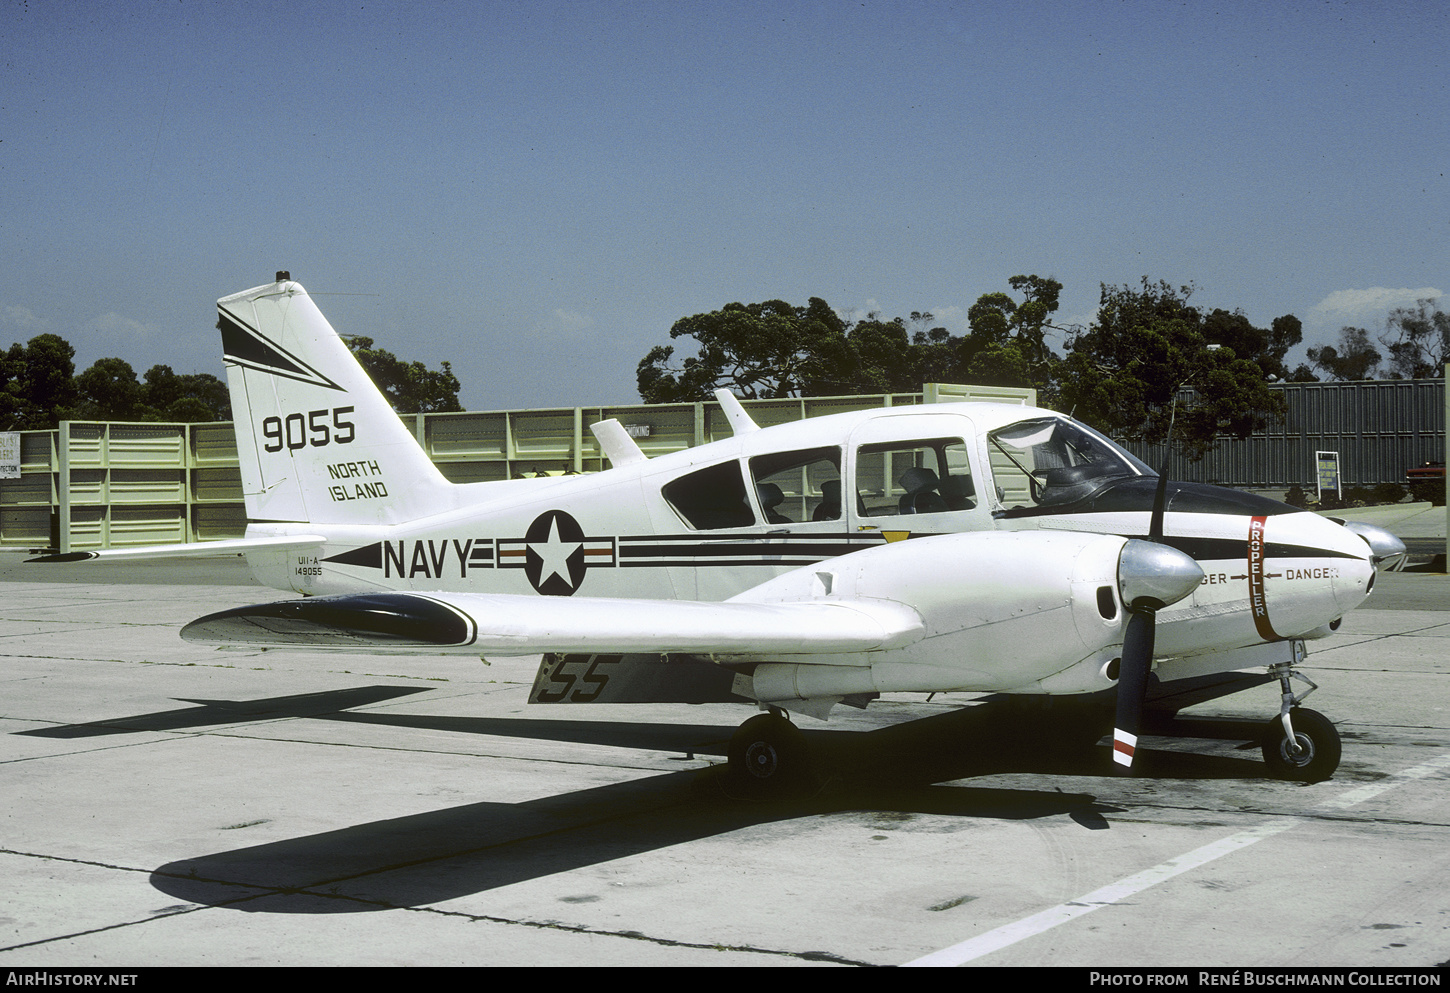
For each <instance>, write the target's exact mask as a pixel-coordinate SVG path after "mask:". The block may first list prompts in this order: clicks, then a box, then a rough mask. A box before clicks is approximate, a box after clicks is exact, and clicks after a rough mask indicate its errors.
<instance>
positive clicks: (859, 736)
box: [151, 688, 1264, 914]
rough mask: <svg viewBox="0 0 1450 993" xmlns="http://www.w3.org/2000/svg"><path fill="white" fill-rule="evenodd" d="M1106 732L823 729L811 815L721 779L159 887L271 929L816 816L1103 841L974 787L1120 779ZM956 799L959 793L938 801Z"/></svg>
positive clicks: (612, 729) (626, 742) (543, 726)
mask: <svg viewBox="0 0 1450 993" xmlns="http://www.w3.org/2000/svg"><path fill="white" fill-rule="evenodd" d="M373 689H375V690H376V689H379V688H373ZM314 696H322V694H318V695H314ZM283 699H290V698H283ZM314 702H316V701H314ZM213 703H214V702H213ZM354 705H356V704H354ZM306 716H312V717H321V718H324V719H329V720H339V721H348V722H355V723H367V724H373V725H387V726H396V727H415V728H429V729H434V730H446V731H453V732H457V733H462V734H476V735H499V736H506V737H511V738H536V739H543V740H549V741H573V742H579V743H581V744H583V743H588V744H594V745H609V746H618V747H629V748H646V749H654V750H663V751H680V752H682V753H698V754H706V755H709V754H723V753H724V751H725V749H726V745H727V742H728V739H729V736H730V733H731V730H732V729H731V728H728V727H727V728H722V727H719V726H715V725H671V724H631V723H622V722H605V721H588V720H550V719H528V718H467V717H438V716H426V715H407V714H390V713H386V712H379V711H368V712H363V713H357V712H351V713H345V712H337V711H334V712H332V713H322V712H319V710H318V709H317V708H313V709H312V711H311V712H310V713H308V714H307V715H306ZM230 720H232V721H234V720H235V713H234V712H231V716H230ZM1093 720H1094V719H1088V718H1084V717H1083V715H1081V714H1075V713H1073V712H1072V711H1071V710H1070V709H1068V708H1062V709H1060V710H1059V711H1058V712H1056V713H1055V714H1052V715H1045V714H1038V715H1032V714H1026V715H1024V714H1023V713H1022V712H1021V711H1019V710H1017V709H1016V708H1011V707H1006V706H994V705H986V706H976V707H967V708H963V709H961V710H955V711H951V712H948V713H945V714H938V715H934V716H932V717H927V718H923V719H920V720H916V721H910V722H907V723H905V724H900V725H895V726H892V727H888V728H882V729H879V730H874V731H867V732H849V731H832V730H810V731H807V732H806V737H807V740H808V741H809V743H810V747H811V754H812V756H813V759H814V761H815V764H816V769H817V771H818V773H819V774H820V776H821V778H822V779H823V781H824V785H823V787H822V789H821V790H820V792H818V793H817V794H816V795H815V796H812V797H809V798H805V799H793V800H782V801H772V802H749V801H744V800H740V799H736V798H734V797H732V796H731V795H730V789H729V785H728V784H729V777H728V774H727V772H726V770H725V769H724V768H723V767H719V766H716V767H712V768H709V769H705V770H692V771H682V772H674V773H665V774H662V775H658V776H650V777H646V778H643V779H637V780H633V781H630V782H627V783H618V784H614V785H610V786H603V787H597V788H593V789H588V790H581V791H578V792H573V793H566V794H561V795H557V796H550V797H543V798H540V799H537V800H532V801H528V802H525V803H496V802H490V801H483V802H479V803H473V804H466V805H463V806H457V807H450V808H447V809H444V810H437V811H431V812H427V813H422V814H414V815H410V816H406V817H399V818H393V819H389V820H383V821H375V822H371V823H367V824H358V825H353V826H350V827H346V828H341V829H339V830H336V831H328V832H324V833H321V834H315V835H309V836H306V837H301V838H292V839H288V840H285V841H278V842H272V843H268V844H262V845H257V846H252V847H247V848H239V849H234V850H231V851H225V852H218V853H215V854H211V855H202V856H198V857H195V858H187V859H181V860H178V861H175V862H171V863H168V864H166V865H163V866H161V867H160V868H158V869H157V870H155V872H154V873H153V874H152V877H151V882H152V885H153V886H155V887H156V888H157V889H159V890H161V891H162V892H164V893H167V894H168V895H170V896H173V897H175V898H178V899H181V900H185V901H187V902H191V903H197V904H202V905H209V906H217V907H229V908H232V909H237V910H246V911H252V912H263V913H303V914H321V913H358V912H366V911H373V910H386V909H390V908H397V907H416V906H425V905H433V904H437V903H440V902H443V901H447V900H450V899H455V898H458V897H462V896H467V895H470V894H474V893H480V892H485V891H488V890H492V889H496V888H498V887H502V886H508V885H511V884H514V883H519V882H524V881H527V880H532V879H537V878H541V877H544V876H549V875H553V874H556V873H560V872H567V871H570V870H574V869H579V868H584V867H588V866H592V865H598V864H602V863H605V862H609V861H613V860H616V859H620V858H626V857H629V856H633V855H640V854H644V853H648V852H652V851H659V850H662V849H665V848H668V847H671V846H675V845H680V844H683V843H687V842H692V841H699V840H702V839H706V838H711V837H716V836H719V835H722V834H727V833H730V832H733V831H737V830H741V829H746V828H751V827H757V826H761V825H771V824H775V825H779V827H780V830H782V831H791V830H794V829H793V828H792V827H791V826H790V822H793V821H797V820H800V819H802V818H808V817H813V816H823V815H824V816H829V815H843V814H844V815H851V814H868V815H872V816H875V817H880V816H881V815H887V817H888V818H889V819H891V820H892V821H893V822H895V821H897V820H899V821H902V822H908V821H910V820H911V819H913V818H914V817H915V816H917V815H942V816H947V817H959V818H989V819H1008V820H1024V819H1037V818H1044V817H1054V816H1064V815H1065V816H1068V817H1070V818H1071V819H1072V820H1074V821H1075V822H1077V823H1078V824H1080V825H1082V826H1083V827H1084V828H1085V829H1090V830H1102V829H1106V828H1108V827H1109V823H1108V821H1107V818H1106V817H1105V816H1104V815H1105V814H1110V813H1112V812H1114V811H1115V810H1118V809H1121V808H1115V807H1112V806H1110V805H1105V804H1102V803H1099V802H1097V801H1096V800H1095V797H1094V796H1093V795H1091V794H1089V793H1064V792H1060V791H1059V790H1058V789H1057V788H1053V789H1050V790H1049V789H1043V790H1032V789H1016V788H994V787H986V786H981V785H973V784H970V783H964V782H961V781H962V780H968V779H971V778H974V777H981V776H986V775H992V774H1000V773H1040V774H1047V775H1055V776H1072V775H1081V776H1089V777H1092V776H1102V775H1107V774H1108V773H1109V766H1110V765H1111V763H1110V759H1109V757H1108V750H1107V748H1106V747H1103V746H1101V745H1098V744H1097V743H1096V740H1097V737H1098V734H1097V730H1096V725H1095V724H1094V723H1093ZM1256 727H1257V725H1252V724H1245V722H1222V721H1220V722H1208V723H1207V725H1206V726H1205V727H1203V728H1200V729H1198V730H1200V731H1203V732H1205V733H1206V734H1207V735H1208V736H1210V737H1225V738H1228V739H1230V740H1232V739H1233V738H1235V737H1237V732H1241V731H1244V730H1246V729H1248V728H1256ZM1155 730H1164V728H1157V729H1155ZM1140 766H1141V768H1140V774H1141V775H1146V776H1149V777H1154V776H1158V777H1165V778H1258V777H1261V776H1262V775H1263V774H1264V773H1263V766H1262V764H1261V763H1259V762H1257V761H1249V760H1245V759H1238V758H1232V757H1223V756H1221V755H1219V756H1207V755H1193V754H1181V753H1174V752H1166V751H1152V750H1150V751H1148V752H1146V753H1142V752H1140ZM942 783H952V785H935V784H942Z"/></svg>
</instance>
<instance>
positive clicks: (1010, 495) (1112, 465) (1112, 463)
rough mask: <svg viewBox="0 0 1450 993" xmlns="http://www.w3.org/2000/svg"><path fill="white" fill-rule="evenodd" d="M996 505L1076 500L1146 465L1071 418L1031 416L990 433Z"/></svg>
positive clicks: (1022, 507)
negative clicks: (996, 495)
mask: <svg viewBox="0 0 1450 993" xmlns="http://www.w3.org/2000/svg"><path fill="white" fill-rule="evenodd" d="M987 437H988V438H989V439H990V441H991V444H992V474H993V476H994V478H995V481H996V484H997V491H998V493H999V494H1000V499H1001V501H1002V506H1003V507H1004V508H1006V510H1007V511H1008V512H1009V513H1010V512H1012V511H1013V510H1017V511H1022V512H1028V513H1030V512H1031V511H1032V510H1034V509H1036V508H1039V507H1055V506H1060V505H1063V504H1069V503H1076V502H1077V501H1079V500H1083V499H1086V498H1087V497H1089V496H1091V495H1092V494H1093V493H1095V492H1097V491H1098V490H1100V489H1102V488H1103V487H1105V486H1107V485H1108V484H1109V483H1111V482H1113V481H1114V480H1117V479H1122V478H1124V477H1127V476H1152V475H1155V473H1154V472H1153V470H1152V469H1150V468H1149V467H1148V466H1147V465H1146V464H1144V463H1143V462H1141V461H1139V460H1138V459H1136V458H1134V457H1133V456H1132V455H1130V454H1129V453H1128V452H1126V451H1124V450H1123V449H1121V448H1119V447H1118V446H1117V445H1115V444H1113V443H1112V442H1111V441H1109V440H1108V439H1107V438H1105V437H1103V436H1102V435H1100V434H1098V433H1097V432H1096V431H1093V430H1091V429H1089V428H1086V427H1084V426H1083V425H1081V424H1078V423H1076V422H1075V421H1069V420H1066V419H1063V418H1057V417H1034V418H1031V419H1029V420H1025V421H1018V422H1017V423H1015V424H1009V425H1007V426H1006V427H1004V428H999V429H997V430H996V431H992V432H990V433H989V434H988V435H987Z"/></svg>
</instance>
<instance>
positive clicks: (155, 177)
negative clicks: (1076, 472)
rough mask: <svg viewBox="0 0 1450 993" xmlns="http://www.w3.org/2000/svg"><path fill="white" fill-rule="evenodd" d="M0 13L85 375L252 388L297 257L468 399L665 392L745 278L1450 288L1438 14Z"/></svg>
mask: <svg viewBox="0 0 1450 993" xmlns="http://www.w3.org/2000/svg"><path fill="white" fill-rule="evenodd" d="M0 4H3V7H0V14H3V16H0V347H5V346H7V345H8V344H9V343H10V342H11V341H26V340H28V339H29V338H30V337H32V336H33V335H35V334H38V333H41V332H46V331H49V332H54V333H56V334H59V335H61V336H62V337H64V338H66V339H67V340H69V341H70V342H71V343H72V344H74V345H75V346H76V350H77V357H76V358H77V367H78V369H79V368H84V367H85V366H87V365H89V364H90V363H91V362H93V361H95V360H96V359H97V358H101V357H103V356H111V355H117V356H120V357H121V358H124V359H126V360H127V361H128V362H130V363H131V364H132V366H134V367H135V368H136V370H137V373H138V374H140V373H143V372H144V371H145V370H146V369H147V368H149V367H150V366H151V365H153V364H155V363H158V362H163V363H166V364H169V365H171V366H172V367H173V368H174V369H175V370H176V371H177V372H213V373H216V374H218V375H221V374H222V367H221V361H220V356H219V340H218V336H217V334H216V332H215V330H214V329H213V324H214V321H215V307H214V302H215V300H216V298H218V297H220V296H224V295H226V294H229V293H232V292H235V291H237V290H240V289H245V288H247V287H249V286H254V285H257V284H260V283H263V282H267V281H269V280H270V279H271V277H272V274H273V272H274V271H275V270H276V269H282V268H285V269H289V270H291V272H292V274H293V276H294V277H295V278H296V279H298V280H299V281H300V282H302V283H303V285H305V286H306V287H307V288H308V290H309V291H311V292H312V293H313V294H314V296H315V297H316V298H317V301H318V303H319V305H320V306H321V307H322V309H323V311H324V312H325V313H326V314H328V316H329V317H330V318H331V319H332V321H333V324H334V325H335V326H336V327H337V328H338V330H339V331H341V332H343V333H358V334H366V335H370V336H372V337H374V338H375V339H376V340H377V342H378V344H379V345H380V346H381V347H384V348H388V349H390V350H392V351H394V352H395V353H397V354H399V355H400V356H402V357H405V358H409V359H421V360H423V361H424V362H427V363H428V364H429V365H436V364H437V363H438V362H439V361H441V360H444V359H447V360H449V361H451V362H452V363H453V368H454V370H455V372H457V373H458V375H459V378H460V379H461V380H462V382H463V391H462V395H461V398H462V400H463V402H464V404H465V406H467V407H469V408H470V409H495V408H500V407H541V406H573V405H589V404H604V403H628V402H633V401H635V400H636V399H637V393H636V391H635V385H634V369H635V365H636V363H637V362H638V361H639V359H640V358H641V357H642V356H643V355H644V354H645V353H646V352H647V351H648V350H649V348H650V347H651V346H653V345H655V344H661V343H667V342H668V341H669V328H670V325H671V324H672V323H674V321H675V320H676V319H678V318H680V317H682V316H685V315H688V314H694V313H699V312H702V311H710V310H716V309H718V308H720V307H721V306H723V305H724V304H726V303H729V302H731V301H737V300H738V301H742V302H754V301H760V300H767V299H774V298H781V299H785V300H788V301H791V302H792V303H798V304H804V303H805V302H806V300H807V299H808V298H809V297H812V296H818V297H823V298H824V299H826V300H827V301H829V302H830V303H831V304H832V305H833V306H834V307H835V308H836V309H837V310H838V311H841V312H843V313H848V314H855V315H859V314H860V313H862V312H865V311H870V310H877V311H880V312H881V314H882V315H883V316H886V317H892V316H897V315H901V316H905V315H906V314H908V313H910V312H911V311H914V310H930V311H932V312H933V313H935V314H937V315H938V317H939V318H940V319H941V322H942V323H945V324H947V325H948V326H950V327H952V329H953V330H954V331H961V330H965V313H966V310H967V308H968V307H969V306H971V304H972V303H973V302H974V301H975V300H976V298H977V297H978V296H980V295H981V294H983V293H987V292H993V291H998V290H1001V291H1006V290H1007V289H1008V286H1007V280H1008V279H1009V278H1010V277H1011V276H1013V275H1016V274H1019V273H1022V274H1030V273H1036V274H1039V275H1044V276H1049V275H1050V276H1053V277H1055V278H1057V279H1058V280H1060V281H1061V282H1062V283H1063V284H1064V286H1065V290H1064V293H1063V298H1062V304H1063V306H1062V310H1061V311H1060V312H1059V315H1058V316H1059V319H1060V320H1063V321H1065V322H1074V321H1076V322H1080V323H1086V322H1087V321H1089V320H1091V318H1092V315H1093V312H1094V311H1095V309H1096V305H1097V301H1098V294H1099V287H1100V284H1102V283H1108V284H1111V285H1121V284H1127V283H1132V284H1136V283H1137V282H1138V281H1139V280H1140V279H1141V278H1142V277H1144V276H1147V277H1149V278H1151V279H1153V280H1155V281H1156V280H1158V279H1165V280H1167V281H1169V282H1170V283H1173V284H1175V285H1179V284H1184V283H1190V282H1191V283H1193V284H1194V285H1195V286H1196V287H1197V291H1196V293H1195V296H1194V302H1195V303H1198V304H1200V305H1203V306H1206V307H1210V308H1212V307H1224V308H1226V309H1230V310H1235V309H1241V310H1243V311H1244V313H1245V314H1247V315H1248V317H1249V318H1250V320H1252V321H1253V322H1254V323H1256V324H1259V325H1261V326H1265V325H1267V324H1268V323H1269V322H1270V321H1272V320H1273V319H1274V318H1275V317H1278V316H1280V315H1282V314H1286V313H1292V314H1295V315H1296V316H1298V317H1299V318H1300V319H1301V320H1302V321H1304V324H1305V331H1306V339H1307V340H1306V344H1322V343H1329V342H1332V341H1333V340H1334V339H1335V337H1336V335H1337V332H1338V329H1339V328H1340V327H1341V326H1342V325H1344V324H1354V325H1359V326H1365V327H1368V328H1370V329H1371V330H1372V331H1379V330H1380V329H1382V327H1383V321H1384V317H1385V315H1386V313H1387V312H1388V311H1389V309H1390V308H1392V307H1395V306H1400V305H1408V304H1411V303H1412V302H1413V301H1414V300H1415V299H1416V298H1417V297H1422V296H1439V295H1440V294H1441V292H1442V289H1443V288H1444V287H1446V286H1447V285H1450V186H1447V180H1446V170H1447V164H1450V163H1447V160H1450V134H1447V127H1446V124H1447V117H1450V71H1447V65H1446V62H1447V57H1446V52H1447V51H1450V46H1447V37H1450V31H1447V28H1450V12H1447V11H1450V8H1447V7H1445V6H1444V5H1440V4H1428V3H1424V2H1422V0H1418V2H1380V3H1377V2H1329V3H1326V2H1314V3H1282V2H1281V3H1237V2H1232V3H1218V4H1214V3H1207V2H1194V3H1166V2H1164V3H1156V2H1124V3H1111V2H1096V3H1076V2H1043V3H1031V2H1019V3H1007V2H999V3H955V2H915V3H899V2H876V0H864V2H863V0H853V2H846V0H840V2H835V0H825V2H785V3H782V2H773V3H772V2H719V3H705V2H679V0H677V2H659V3H657V2H647V0H646V2H606V0H588V2H573V3H555V2H545V0H530V2H508V3H502V2H481V0H480V2H447V0H433V2H416V3H415V2H381V3H380V2H372V0H368V2H362V0H354V2H351V3H333V2H322V3H314V2H307V0H288V2H278V3H270V2H253V3H247V2H232V3H219V2H191V0H163V2H149V0H130V2H127V3H119V2H110V3H85V2H74V0H71V2H54V0H0ZM1442 306H1443V303H1442ZM1299 357H1300V358H1302V349H1301V350H1300V355H1299Z"/></svg>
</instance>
